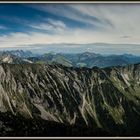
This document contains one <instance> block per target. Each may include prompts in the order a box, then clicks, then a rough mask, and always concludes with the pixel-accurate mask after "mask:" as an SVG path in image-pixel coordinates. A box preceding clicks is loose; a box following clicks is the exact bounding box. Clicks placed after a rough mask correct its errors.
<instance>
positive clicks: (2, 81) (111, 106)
mask: <svg viewBox="0 0 140 140" xmlns="http://www.w3.org/2000/svg"><path fill="white" fill-rule="evenodd" d="M0 112H2V113H6V112H11V113H12V114H13V115H15V116H18V115H21V116H23V117H25V118H27V119H34V118H41V119H43V120H47V121H53V122H58V123H61V124H68V125H79V126H87V127H90V128H103V129H105V130H107V131H109V132H116V131H117V134H120V133H123V132H122V130H125V131H126V132H127V133H129V132H136V133H137V131H139V129H138V128H139V125H138V124H139V122H140V64H136V65H129V66H125V67H110V68H104V69H100V68H97V67H95V68H92V69H88V68H68V67H64V66H61V65H41V64H1V65H0Z"/></svg>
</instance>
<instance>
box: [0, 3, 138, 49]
mask: <svg viewBox="0 0 140 140" xmlns="http://www.w3.org/2000/svg"><path fill="white" fill-rule="evenodd" d="M139 13H140V4H94V3H93V4H16V5H15V4H8V5H6V4H1V5H0V18H1V21H0V42H1V45H0V47H1V48H4V47H5V48H6V47H11V48H12V47H19V46H25V47H27V46H28V45H34V44H51V43H75V44H78V43H80V44H86V43H97V42H103V43H115V44H140V26H139V25H140V14H139Z"/></svg>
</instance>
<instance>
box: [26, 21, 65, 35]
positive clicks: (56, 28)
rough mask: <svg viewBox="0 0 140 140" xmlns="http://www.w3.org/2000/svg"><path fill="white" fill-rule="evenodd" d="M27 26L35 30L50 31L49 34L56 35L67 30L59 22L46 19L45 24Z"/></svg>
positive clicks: (62, 23)
mask: <svg viewBox="0 0 140 140" xmlns="http://www.w3.org/2000/svg"><path fill="white" fill-rule="evenodd" d="M29 26H30V27H32V28H35V29H39V30H43V31H50V32H51V33H57V34H58V33H61V32H62V31H64V30H66V29H67V27H66V25H65V24H64V22H62V21H60V20H53V19H47V20H46V22H43V23H38V24H30V25H29Z"/></svg>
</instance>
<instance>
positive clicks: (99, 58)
mask: <svg viewBox="0 0 140 140" xmlns="http://www.w3.org/2000/svg"><path fill="white" fill-rule="evenodd" d="M0 62H1V63H13V64H18V63H40V64H55V63H56V64H62V65H64V66H67V67H88V68H92V67H95V66H97V67H100V68H104V67H110V66H125V65H128V64H135V63H139V62H140V56H135V55H131V54H123V55H113V54H110V55H102V54H96V53H93V52H83V53H53V52H52V53H44V54H34V53H32V52H30V51H22V50H13V51H3V52H0Z"/></svg>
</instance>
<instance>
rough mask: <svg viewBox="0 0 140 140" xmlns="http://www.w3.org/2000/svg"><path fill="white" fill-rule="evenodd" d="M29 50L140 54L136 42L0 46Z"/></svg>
mask: <svg viewBox="0 0 140 140" xmlns="http://www.w3.org/2000/svg"><path fill="white" fill-rule="evenodd" d="M17 49H18V50H21V49H22V50H29V51H32V52H33V53H37V54H44V53H49V52H54V53H82V52H94V53H100V54H104V55H110V54H125V53H127V54H134V55H138V56H140V53H139V52H140V45H138V44H107V43H106V44H105V43H93V44H42V45H40V44H38V45H37V44H36V45H30V46H26V47H22V46H21V47H13V48H0V50H17Z"/></svg>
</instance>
